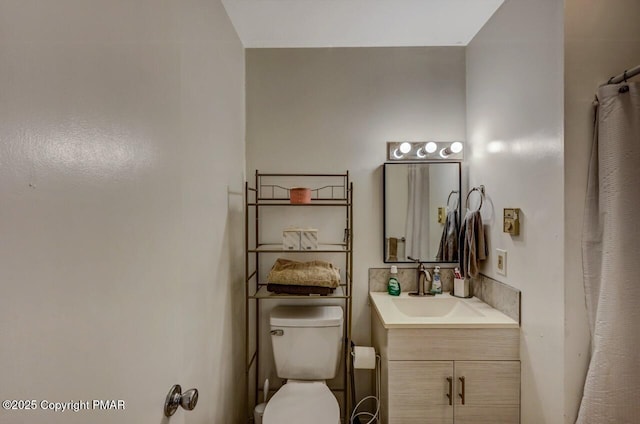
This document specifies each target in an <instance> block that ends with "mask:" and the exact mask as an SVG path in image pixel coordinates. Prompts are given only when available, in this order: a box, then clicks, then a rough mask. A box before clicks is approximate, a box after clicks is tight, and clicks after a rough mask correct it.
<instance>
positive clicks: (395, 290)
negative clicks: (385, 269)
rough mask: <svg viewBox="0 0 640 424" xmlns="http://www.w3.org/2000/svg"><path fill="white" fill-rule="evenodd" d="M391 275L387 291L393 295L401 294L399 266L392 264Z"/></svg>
mask: <svg viewBox="0 0 640 424" xmlns="http://www.w3.org/2000/svg"><path fill="white" fill-rule="evenodd" d="M390 272H391V275H390V276H389V283H388V284H387V292H388V293H389V294H390V295H391V296H400V283H399V282H398V267H397V266H395V265H391V271H390Z"/></svg>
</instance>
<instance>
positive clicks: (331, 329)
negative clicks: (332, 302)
mask: <svg viewBox="0 0 640 424" xmlns="http://www.w3.org/2000/svg"><path fill="white" fill-rule="evenodd" d="M269 323H270V327H271V344H272V347H273V356H274V359H275V364H276V372H277V374H278V377H280V378H284V379H286V380H287V382H286V384H284V385H283V386H282V387H281V388H280V390H278V391H277V392H276V394H275V395H273V397H272V398H271V399H270V400H269V402H268V403H267V407H266V408H265V411H264V416H263V419H262V423H263V424H283V423H297V422H304V423H308V424H339V423H340V407H339V406H338V400H337V399H336V397H335V396H334V395H333V393H331V390H329V387H328V386H327V384H326V382H325V381H326V380H329V379H332V378H334V377H335V375H336V373H337V372H338V365H339V364H340V357H341V353H342V338H343V332H342V331H343V325H344V319H343V313H342V308H341V307H340V306H277V307H275V308H273V310H272V311H271V315H270V318H269Z"/></svg>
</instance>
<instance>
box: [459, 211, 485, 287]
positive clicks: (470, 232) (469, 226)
mask: <svg viewBox="0 0 640 424" xmlns="http://www.w3.org/2000/svg"><path fill="white" fill-rule="evenodd" d="M488 249H489V246H488V245H487V243H486V240H485V236H484V226H483V225H482V215H480V211H469V212H467V215H466V216H465V217H464V222H463V223H462V227H460V236H459V238H458V259H459V260H460V272H462V275H463V276H464V277H477V276H478V274H479V273H480V261H484V260H485V259H487V256H488V255H489V250H488Z"/></svg>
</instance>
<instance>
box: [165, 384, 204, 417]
mask: <svg viewBox="0 0 640 424" xmlns="http://www.w3.org/2000/svg"><path fill="white" fill-rule="evenodd" d="M197 403H198V389H189V390H187V391H186V392H184V393H182V387H180V385H179V384H175V385H174V386H173V387H172V388H171V390H169V394H167V399H166V400H165V401H164V415H165V417H170V416H172V415H173V414H175V413H176V410H177V409H178V406H182V408H183V409H186V410H187V411H191V410H192V409H193V408H195V407H196V404H197Z"/></svg>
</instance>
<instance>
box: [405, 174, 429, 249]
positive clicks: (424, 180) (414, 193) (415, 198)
mask: <svg viewBox="0 0 640 424" xmlns="http://www.w3.org/2000/svg"><path fill="white" fill-rule="evenodd" d="M408 172H409V173H408V176H407V178H408V187H409V202H408V204H407V225H406V235H405V240H406V241H405V254H406V255H407V256H411V257H412V258H415V259H421V260H423V261H428V260H432V258H431V257H430V256H429V167H428V166H427V165H419V164H411V165H409V171H408Z"/></svg>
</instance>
